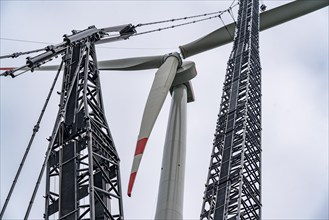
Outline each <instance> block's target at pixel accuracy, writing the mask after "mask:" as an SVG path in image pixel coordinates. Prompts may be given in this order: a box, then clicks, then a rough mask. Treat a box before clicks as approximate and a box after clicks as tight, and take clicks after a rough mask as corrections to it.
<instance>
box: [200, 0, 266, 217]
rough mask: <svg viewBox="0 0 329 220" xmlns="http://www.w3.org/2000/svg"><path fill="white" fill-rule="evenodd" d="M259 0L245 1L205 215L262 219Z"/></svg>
mask: <svg viewBox="0 0 329 220" xmlns="http://www.w3.org/2000/svg"><path fill="white" fill-rule="evenodd" d="M258 32H259V3H258V1H257V0H241V1H240V8H239V15H238V23H237V28H236V32H235V38H234V43H233V50H232V53H231V55H230V58H229V61H228V65H227V71H226V77H225V82H224V87H223V94H222V100H221V105H220V111H219V115H218V120H217V127H216V133H215V139H214V144H213V151H212V155H211V161H210V167H209V173H208V179H207V184H206V189H205V192H204V197H203V205H202V210H201V215H200V218H201V219H215V220H223V219H227V220H235V219H236V220H237V219H261V170H260V169H261V167H260V163H261V68H260V62H259V51H258V42H259V38H258Z"/></svg>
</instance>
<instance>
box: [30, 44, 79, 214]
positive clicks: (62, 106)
mask: <svg viewBox="0 0 329 220" xmlns="http://www.w3.org/2000/svg"><path fill="white" fill-rule="evenodd" d="M84 50H85V49H84ZM84 50H83V51H82V54H83V53H84ZM81 62H82V59H81V57H80V59H79V62H78V66H80V65H81ZM62 63H63V62H62ZM60 70H61V68H60V69H58V72H60ZM78 73H79V68H77V69H76V70H75V73H74V74H73V78H72V82H73V81H74V80H76V78H77V76H78ZM72 90H73V86H72V85H71V86H70V87H69V90H68V92H67V96H68V97H69V96H70V95H71V92H72ZM67 103H68V101H67V100H65V99H61V103H60V109H59V111H58V114H57V117H56V122H55V126H54V129H53V131H52V135H51V139H50V143H49V145H48V147H47V150H46V154H45V158H44V161H43V163H42V166H41V170H40V172H39V176H38V179H37V182H36V184H35V187H34V190H33V193H32V196H31V199H30V202H29V205H28V207H27V210H26V213H25V216H24V220H27V219H28V217H29V215H30V211H31V209H32V206H33V202H34V199H35V196H36V194H37V192H38V189H39V186H40V182H41V179H42V176H43V173H44V171H45V167H46V163H47V162H48V160H49V157H50V153H51V147H52V146H53V144H54V139H55V138H56V137H55V135H56V133H57V132H58V130H59V129H60V126H61V119H62V117H63V114H64V113H65V109H66V106H67Z"/></svg>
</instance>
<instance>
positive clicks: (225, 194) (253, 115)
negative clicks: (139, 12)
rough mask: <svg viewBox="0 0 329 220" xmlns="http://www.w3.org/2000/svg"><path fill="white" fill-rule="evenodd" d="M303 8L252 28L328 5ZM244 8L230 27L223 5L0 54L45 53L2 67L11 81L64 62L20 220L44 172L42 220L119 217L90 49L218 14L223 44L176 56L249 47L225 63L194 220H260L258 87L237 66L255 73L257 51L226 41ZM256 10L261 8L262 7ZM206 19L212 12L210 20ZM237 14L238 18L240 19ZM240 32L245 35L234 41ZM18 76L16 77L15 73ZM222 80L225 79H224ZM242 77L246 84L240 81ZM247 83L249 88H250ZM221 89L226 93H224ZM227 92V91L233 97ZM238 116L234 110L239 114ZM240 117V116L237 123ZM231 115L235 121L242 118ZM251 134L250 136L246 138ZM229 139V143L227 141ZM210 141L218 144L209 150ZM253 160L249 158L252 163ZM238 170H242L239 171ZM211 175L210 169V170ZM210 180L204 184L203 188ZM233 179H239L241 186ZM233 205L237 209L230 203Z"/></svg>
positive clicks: (251, 0) (191, 47)
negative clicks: (40, 160) (55, 185)
mask: <svg viewBox="0 0 329 220" xmlns="http://www.w3.org/2000/svg"><path fill="white" fill-rule="evenodd" d="M297 4H298V3H297ZM306 4H309V3H306ZM232 5H233V3H232ZM232 5H231V6H232ZM309 5H311V6H309V7H308V8H307V7H306V8H303V9H300V8H299V9H297V10H292V11H291V14H293V15H288V16H286V17H284V18H279V19H274V18H273V16H274V15H273V13H274V14H275V13H276V12H275V10H270V11H267V12H265V13H262V14H261V15H260V30H264V29H267V28H270V27H273V26H275V25H277V24H280V23H283V22H286V21H288V20H291V19H293V18H295V17H298V16H301V15H303V14H306V13H309V12H312V11H314V10H317V9H319V8H322V7H325V6H327V5H328V3H327V2H325V1H323V2H321V1H320V3H318V5H317V6H312V4H309ZM314 5H316V4H314ZM289 7H293V4H287V7H286V8H288V9H289ZM248 8H253V10H252V11H258V1H256V0H248V3H247V1H245V2H244V1H243V4H241V3H240V11H241V12H239V14H240V15H239V18H238V24H236V22H235V20H234V17H233V15H232V14H231V12H230V11H231V9H232V8H231V7H230V8H229V9H227V10H225V11H222V12H214V13H208V14H203V15H198V16H190V17H183V18H179V19H171V20H165V21H161V22H151V23H145V24H138V25H136V26H133V25H131V24H129V25H122V26H116V27H108V28H102V29H97V28H96V27H94V26H91V27H89V28H88V29H85V30H82V31H73V34H72V35H69V36H68V35H64V41H63V42H62V43H60V44H57V45H54V46H53V45H50V46H48V47H46V48H43V49H38V50H33V51H27V52H20V53H13V54H11V55H7V56H1V57H0V58H10V57H11V58H14V57H18V56H20V55H23V54H29V53H35V52H40V51H45V52H44V53H42V54H39V55H37V56H35V57H28V58H27V62H26V65H24V66H22V67H19V68H16V69H13V68H9V69H6V68H1V69H2V70H6V72H4V73H2V74H1V76H11V77H16V76H18V75H20V74H23V73H24V72H26V71H30V70H31V71H33V70H35V69H39V68H40V69H42V65H43V64H44V63H46V62H48V61H49V60H51V59H53V58H56V57H57V56H62V58H63V61H62V64H64V75H63V84H62V91H61V103H60V107H59V111H58V116H57V119H56V122H55V126H54V130H53V133H52V136H51V138H50V140H49V146H48V149H47V153H46V156H45V160H44V164H43V167H42V169H41V171H40V175H39V178H38V181H37V184H36V187H35V190H34V192H33V195H32V198H31V201H30V204H29V207H28V210H27V212H26V215H25V218H24V219H27V218H28V215H29V211H30V210H31V207H32V204H33V200H34V197H35V195H36V191H37V190H38V187H39V184H40V180H41V178H42V175H43V171H44V170H45V169H46V181H47V186H46V210H45V218H46V219H48V218H49V217H50V216H51V215H53V214H55V213H58V216H60V217H62V218H66V217H68V216H74V218H75V219H81V218H86V217H87V218H90V219H97V218H100V217H102V216H103V217H105V218H109V219H123V207H122V197H121V183H120V169H119V161H120V160H119V156H118V155H117V152H116V148H115V146H114V143H113V139H112V136H111V133H110V130H109V126H108V124H107V122H106V119H105V114H104V110H103V101H102V96H101V88H100V83H99V75H98V71H99V69H100V68H99V67H98V62H97V58H96V53H95V44H101V43H107V42H113V41H117V40H126V39H128V38H129V37H132V36H136V35H141V34H146V33H151V32H155V31H161V30H165V29H169V28H174V27H178V26H182V25H187V24H191V23H196V22H201V21H204V20H208V19H212V18H216V17H219V18H220V15H221V14H222V13H223V12H229V13H230V15H231V16H232V18H233V20H234V23H232V24H230V25H227V26H225V27H224V28H222V29H221V30H224V29H225V32H226V35H227V38H226V39H220V40H218V39H217V40H212V41H209V40H207V37H208V36H207V37H205V38H202V39H199V40H197V41H195V42H192V43H193V44H192V43H190V44H187V45H183V46H181V47H180V49H181V53H182V56H183V57H184V58H186V57H188V56H192V55H194V54H197V53H200V52H203V51H206V50H209V49H212V48H214V47H217V46H219V45H221V44H225V43H228V42H230V41H232V40H233V37H236V41H239V39H240V41H241V42H243V41H244V43H246V42H247V40H246V39H248V42H249V43H248V44H246V45H247V46H249V47H250V48H251V49H250V48H249V52H251V54H249V55H247V54H246V57H242V55H241V59H242V61H243V62H244V63H243V62H241V60H240V61H239V60H238V59H237V56H235V59H230V61H229V67H228V69H227V76H226V84H225V85H224V90H223V97H222V100H223V102H222V104H221V113H222V115H219V119H218V123H219V124H218V125H217V129H216V134H222V135H224V136H222V137H219V139H218V141H215V143H214V152H213V154H212V160H213V159H214V158H215V154H216V155H217V157H218V158H219V159H217V162H216V163H213V164H212V162H211V164H210V165H211V166H210V169H209V175H208V183H207V186H206V191H205V197H204V204H203V208H202V209H203V210H202V213H201V218H202V219H203V218H205V219H226V218H233V217H235V216H240V217H241V216H243V215H246V217H250V215H254V216H255V219H260V206H261V205H260V171H259V169H258V168H259V166H260V159H259V158H260V155H259V154H260V145H259V144H256V145H257V146H254V147H252V146H253V144H255V143H258V142H259V138H260V135H259V134H258V133H257V132H260V125H259V120H260V107H259V105H260V104H259V102H260V99H259V97H258V96H259V95H260V93H259V91H258V90H257V88H258V87H259V85H257V82H258V83H259V76H258V75H257V74H254V73H251V75H249V76H247V77H245V76H244V74H245V73H246V72H247V71H246V69H245V66H248V65H250V66H249V67H250V68H251V69H254V70H256V72H258V71H260V66H259V62H258V61H257V59H258V54H253V53H255V51H254V49H255V48H257V47H258V46H257V45H256V44H257V41H258V37H257V35H258V32H257V34H256V33H255V32H254V33H251V32H249V33H242V32H241V33H240V32H238V35H237V36H234V32H233V31H232V28H233V30H234V28H235V25H237V26H238V27H239V25H240V26H241V25H242V26H243V25H244V26H246V25H247V24H243V22H247V21H248V19H252V20H253V19H254V20H255V19H256V18H255V17H254V18H252V17H253V16H256V15H255V14H254V15H250V14H249V15H247V14H246V13H245V12H243V10H247V9H248ZM261 9H262V8H261ZM288 9H287V10H288ZM262 10H265V9H264V7H263V9H262ZM281 10H282V11H284V8H282V7H281ZM298 10H299V11H298ZM214 14H216V15H215V16H214ZM243 15H244V16H245V17H243ZM207 16H208V17H207ZM198 17H206V18H202V19H199V20H195V21H192V22H185V23H183V24H178V25H173V26H168V27H164V28H158V29H154V30H151V31H145V32H140V33H137V32H136V30H135V28H137V27H142V26H146V25H152V24H159V23H166V22H174V21H179V20H186V19H191V18H198ZM241 17H243V18H241ZM241 19H242V20H241ZM254 22H255V21H254ZM255 23H257V22H255ZM254 29H255V28H254V27H250V29H249V31H251V30H253V31H254ZM114 32H117V34H114V35H109V33H114ZM219 32H220V31H218V32H213V33H211V34H210V35H209V36H211V35H217V34H218V33H219ZM220 33H222V32H220ZM241 35H247V36H244V37H243V38H242V37H241ZM240 41H239V42H240ZM209 42H210V43H209ZM250 42H251V43H250ZM253 43H255V45H253ZM241 45H242V44H240V43H237V42H234V48H235V50H233V51H232V54H233V55H234V54H235V53H238V50H239V48H240V49H241V48H242V47H241ZM247 46H246V47H247ZM242 53H243V52H241V54H242ZM252 54H253V55H252ZM233 57H234V56H233ZM255 57H256V58H255ZM239 59H240V58H239ZM250 59H251V60H253V65H254V66H253V65H251V64H250V63H249V61H248V62H247V60H250ZM230 62H231V64H230ZM242 63H243V64H242ZM62 64H61V66H60V67H59V68H58V67H57V69H58V74H59V72H60V71H61V69H62ZM238 66H241V68H242V69H240V70H238V68H235V67H238ZM105 69H106V67H105ZM18 71H21V72H20V73H18V74H15V73H16V72H18ZM58 74H57V75H56V77H55V80H54V84H55V82H56V80H57V77H58ZM236 74H238V75H239V77H237V76H236ZM249 74H250V73H249ZM247 75H248V74H247ZM230 77H231V78H232V77H233V78H232V79H230ZM251 78H253V79H254V80H255V81H256V83H252V82H250V79H251ZM246 79H248V80H247V81H246ZM245 83H247V84H248V83H250V85H251V86H250V85H244V84H245ZM54 84H53V85H52V88H51V91H50V93H49V95H48V97H47V100H46V103H45V105H44V108H43V110H42V113H41V115H40V117H39V120H38V122H37V124H36V126H35V127H34V130H33V135H32V138H31V141H33V137H34V135H35V133H36V132H37V131H38V127H39V126H38V124H39V123H40V120H41V118H42V115H43V112H44V110H45V107H46V105H47V102H48V100H49V97H50V95H51V92H52V90H53V87H54ZM252 86H256V87H255V88H254V87H252ZM233 87H234V88H235V87H237V89H234V90H233V89H232V88H233ZM246 88H249V90H248V91H244V89H246ZM256 90H257V91H256ZM229 91H232V93H230V92H229ZM233 91H235V92H236V94H235V93H234V92H233ZM255 91H256V92H255ZM242 93H243V94H244V95H245V96H247V97H249V98H250V97H252V98H251V99H252V101H250V102H249V103H248V101H245V100H248V98H245V97H242V95H241V94H242ZM234 94H235V96H234ZM225 95H226V96H227V97H226V96H225ZM224 96H225V97H224ZM228 100H235V101H236V100H242V101H241V102H243V103H244V104H245V105H246V106H244V107H241V106H239V105H238V104H237V105H234V104H232V103H233V101H232V102H231V101H228ZM255 100H257V101H255ZM258 101H259V102H258ZM226 102H228V103H226ZM238 102H239V101H238ZM225 103H226V104H225ZM231 106H233V107H231ZM225 108H229V110H228V109H226V110H225ZM246 109H247V110H248V111H247V110H246ZM239 111H241V112H240V113H241V114H240V113H239ZM243 115H244V116H245V118H243V117H244V116H243ZM239 117H242V119H240V118H239ZM231 119H233V120H231ZM231 121H233V125H235V128H233V127H232V123H231ZM239 123H241V126H239ZM253 123H254V124H253ZM230 126H231V127H230ZM240 128H244V129H246V130H244V131H242V133H243V132H246V134H245V135H244V138H246V140H245V141H242V142H241V140H240V139H241V138H240V136H241V133H240V130H237V129H240ZM225 129H226V130H225ZM232 129H233V130H232ZM248 129H249V130H248ZM255 130H257V131H255ZM224 131H225V132H224ZM233 131H234V132H235V134H234V135H235V136H236V137H235V136H234V135H233V136H234V137H233V136H232V134H231V133H232V132H233ZM248 131H249V133H248ZM223 132H224V133H225V134H224V133H223ZM230 132H231V133H230ZM225 135H226V136H225ZM229 135H231V136H230V138H228V137H227V136H229ZM248 135H249V136H248ZM250 135H251V136H250ZM253 135H254V136H255V137H252V136H253ZM255 138H256V139H257V140H256V141H255V140H254V139H255ZM216 140H217V139H216ZM229 140H231V142H230V141H229ZM31 141H30V142H31ZM216 143H217V144H219V145H218V146H217V145H216ZM224 143H225V144H224ZM241 143H250V144H247V145H246V149H242V150H241V149H240V148H239V149H238V147H241V146H242V145H241ZM234 144H236V146H235V147H234V146H233V145H234ZM30 146H31V144H30V143H29V145H28V148H27V150H26V152H25V155H24V157H23V160H22V163H21V165H20V167H19V171H18V172H17V175H16V177H15V180H14V183H13V185H12V188H11V189H10V192H9V195H8V197H7V199H6V201H5V205H4V206H3V207H2V211H1V215H0V218H2V216H3V213H4V211H5V208H6V205H7V203H8V202H9V199H10V195H11V193H12V190H13V188H14V186H15V183H16V182H17V179H18V176H19V173H20V170H21V169H22V167H23V164H24V161H25V159H26V155H27V153H28V151H29V148H30ZM232 146H233V147H232ZM233 151H234V152H233ZM235 151H236V152H235ZM238 151H239V152H240V153H241V155H242V156H241V155H240V156H241V157H238V159H237V155H238V153H237V152H238ZM225 152H226V153H225ZM227 152H228V153H227ZM246 152H247V153H246ZM248 152H249V153H248ZM243 154H244V155H243ZM228 158H229V159H228ZM239 158H240V159H239ZM243 158H245V161H246V162H245V163H246V164H247V165H246V164H245V165H242V164H243ZM257 158H258V159H257ZM230 160H231V162H229V163H228V164H233V162H234V161H235V162H241V163H240V165H241V166H242V168H241V169H238V168H237V167H238V165H237V166H236V167H235V166H232V165H230V166H225V162H227V161H230ZM233 160H234V161H233ZM253 160H257V161H256V162H255V161H253ZM221 161H222V162H221ZM232 161H233V162H232ZM221 163H223V165H221ZM255 163H256V164H257V166H258V168H257V166H255ZM215 165H216V166H218V167H220V166H222V168H221V171H220V172H219V171H218V167H217V168H216V169H215V168H214V167H215ZM223 167H224V168H223ZM246 167H247V168H246ZM248 167H249V168H252V169H255V170H254V172H251V171H250V170H249V168H248ZM213 168H214V169H213ZM236 168H237V169H236ZM244 168H245V169H246V170H244V171H243V169H244ZM212 169H213V170H212ZM213 171H216V172H215V173H214V172H213ZM225 173H226V174H227V173H231V174H232V175H230V176H228V175H226V176H225V175H224V174H225ZM250 173H257V175H252V174H250ZM72 174H74V175H72ZM238 174H240V176H239V178H238V176H237V175H238ZM213 175H216V176H218V177H219V178H213ZM255 176H256V177H255ZM224 177H225V178H226V179H225V180H224V179H223V178H224ZM53 178H54V179H60V185H61V186H62V188H61V190H60V191H58V192H55V191H52V190H51V189H50V185H49V184H50V180H51V179H53ZM214 179H216V181H214ZM210 180H211V181H212V183H209V181H210ZM235 181H236V182H235ZM241 181H243V184H242V183H241ZM224 185H225V186H224ZM242 186H243V187H242ZM255 186H256V187H255ZM209 187H210V188H211V189H210V188H209ZM250 190H251V191H252V190H254V191H253V193H251V194H250V195H249V196H248V195H247V197H248V202H250V199H252V200H253V201H254V202H251V203H250V204H249V206H248V205H246V204H247V203H246V201H244V199H245V198H246V197H245V196H246V191H248V192H249V191H250ZM210 191H211V192H212V193H210V194H211V195H210V194H209V192H210ZM72 192H74V193H72ZM218 195H221V196H218ZM255 195H256V196H255ZM86 197H88V198H89V199H88V201H87V202H82V201H81V200H82V199H83V198H86ZM110 200H111V202H110ZM237 202H238V203H239V205H240V206H239V205H237V204H236V203H237ZM241 204H242V205H241ZM206 206H207V207H206ZM110 207H111V208H110ZM214 210H217V211H214ZM240 214H241V215H240Z"/></svg>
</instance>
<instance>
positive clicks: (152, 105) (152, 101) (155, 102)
mask: <svg viewBox="0 0 329 220" xmlns="http://www.w3.org/2000/svg"><path fill="white" fill-rule="evenodd" d="M179 63H180V58H179V55H178V54H177V53H175V54H174V55H169V56H168V58H167V59H166V60H165V62H164V63H163V64H162V65H161V66H160V68H159V69H158V71H157V72H156V74H155V78H154V81H153V84H152V87H151V91H150V93H149V96H148V98H147V102H146V105H145V109H144V113H143V118H142V123H141V127H140V130H139V135H138V140H137V144H136V150H135V155H134V160H133V164H132V168H131V173H130V179H129V184H128V196H129V197H130V196H131V192H132V189H133V186H134V182H135V178H136V174H137V171H138V168H139V165H140V162H141V159H142V156H143V152H144V149H145V146H146V143H147V140H148V138H149V136H150V134H151V131H152V129H153V126H154V123H155V121H156V119H157V117H158V115H159V112H160V110H161V108H162V106H163V103H164V101H165V99H166V96H167V94H168V92H169V89H170V87H171V84H172V82H173V80H174V78H175V75H176V72H177V68H178V66H179Z"/></svg>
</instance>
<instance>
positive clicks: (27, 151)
mask: <svg viewBox="0 0 329 220" xmlns="http://www.w3.org/2000/svg"><path fill="white" fill-rule="evenodd" d="M62 66H63V61H62V62H61V64H60V67H59V69H58V71H57V74H56V76H55V78H54V81H53V84H52V85H51V88H50V91H49V93H48V96H47V99H46V101H45V104H44V105H43V108H42V110H41V113H40V116H39V119H38V121H37V123H36V125H35V126H34V128H33V133H32V136H31V138H30V141H29V143H28V145H27V147H26V150H25V153H24V156H23V158H22V161H21V163H20V165H19V167H18V170H17V173H16V175H15V178H14V181H13V183H12V185H11V187H10V190H9V193H8V195H7V198H6V200H5V203H4V205H3V207H2V210H1V213H0V219H2V217H3V215H4V213H5V211H6V208H7V205H8V203H9V200H10V197H11V195H12V193H13V191H14V188H15V186H16V183H17V180H18V178H19V175H20V173H21V171H22V168H23V166H24V163H25V160H26V157H27V155H28V153H29V151H30V149H31V145H32V143H33V140H34V137H35V135H36V133H37V132H38V131H39V128H40V122H41V120H42V118H43V115H44V113H45V111H46V108H47V106H48V103H49V100H50V97H51V94H52V93H53V90H54V87H55V85H56V82H57V79H58V76H59V73H60V71H61V69H62Z"/></svg>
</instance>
